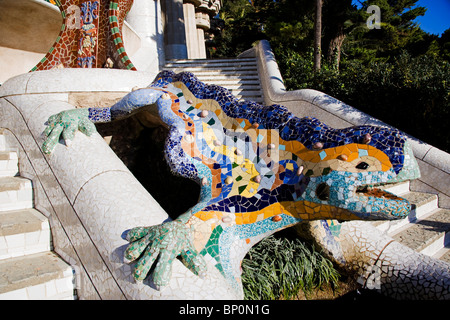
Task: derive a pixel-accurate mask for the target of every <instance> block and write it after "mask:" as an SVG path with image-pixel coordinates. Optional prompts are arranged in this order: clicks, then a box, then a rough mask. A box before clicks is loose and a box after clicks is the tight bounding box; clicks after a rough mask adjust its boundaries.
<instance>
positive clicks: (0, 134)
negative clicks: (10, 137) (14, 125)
mask: <svg viewBox="0 0 450 320" xmlns="http://www.w3.org/2000/svg"><path fill="white" fill-rule="evenodd" d="M4 131H5V129H4V128H0V151H5V150H6V138H5V135H4Z"/></svg>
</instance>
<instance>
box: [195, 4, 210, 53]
mask: <svg viewBox="0 0 450 320" xmlns="http://www.w3.org/2000/svg"><path fill="white" fill-rule="evenodd" d="M209 19H210V18H209V14H208V13H206V12H203V11H197V12H196V13H195V22H196V25H197V51H198V58H197V59H206V46H205V30H208V29H209V28H210V20H209Z"/></svg>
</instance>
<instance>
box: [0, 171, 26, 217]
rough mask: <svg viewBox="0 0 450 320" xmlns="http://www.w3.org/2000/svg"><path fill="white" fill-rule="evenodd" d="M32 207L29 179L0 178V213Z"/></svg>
mask: <svg viewBox="0 0 450 320" xmlns="http://www.w3.org/2000/svg"><path fill="white" fill-rule="evenodd" d="M32 207H33V187H32V183H31V181H30V180H29V179H25V178H22V177H0V212H1V211H9V210H19V209H26V208H32Z"/></svg>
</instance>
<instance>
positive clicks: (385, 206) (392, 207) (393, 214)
mask: <svg viewBox="0 0 450 320" xmlns="http://www.w3.org/2000/svg"><path fill="white" fill-rule="evenodd" d="M387 185H389V183H383V184H378V185H370V184H365V185H360V186H358V187H357V188H356V190H355V192H354V195H355V198H354V200H356V201H357V202H359V203H361V204H363V208H364V207H365V209H363V211H366V213H367V214H369V215H370V217H367V218H368V219H370V220H372V219H373V220H379V219H381V220H385V219H388V220H391V219H401V218H404V217H406V216H407V215H408V214H409V212H410V211H411V204H410V203H409V201H408V200H406V199H404V198H401V197H399V196H397V195H395V194H393V193H391V192H389V191H386V190H383V189H382V187H385V186H387ZM358 209H360V208H358ZM357 211H359V210H357Z"/></svg>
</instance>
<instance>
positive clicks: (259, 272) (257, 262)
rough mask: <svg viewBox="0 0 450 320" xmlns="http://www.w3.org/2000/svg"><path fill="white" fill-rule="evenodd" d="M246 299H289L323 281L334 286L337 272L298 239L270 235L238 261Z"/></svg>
mask: <svg viewBox="0 0 450 320" xmlns="http://www.w3.org/2000/svg"><path fill="white" fill-rule="evenodd" d="M242 269H243V273H242V283H243V286H244V296H245V299H247V300H275V299H280V298H283V299H292V298H295V297H296V296H297V294H298V293H299V291H301V290H302V291H303V292H305V293H309V292H311V290H313V289H314V288H321V287H322V285H324V284H330V285H331V286H332V287H333V288H334V287H336V286H337V283H338V280H339V273H338V272H337V271H336V270H335V269H334V268H333V264H332V263H331V261H330V260H328V259H326V258H325V257H324V256H322V255H321V254H320V253H319V252H317V251H315V250H314V249H313V248H312V247H310V246H308V245H306V244H305V243H304V242H302V241H301V240H300V239H298V238H292V237H291V238H289V237H277V236H274V235H272V236H270V237H267V238H265V239H263V240H261V241H260V242H259V243H258V244H256V245H255V246H254V247H253V248H252V249H251V250H250V251H249V252H248V253H247V255H246V257H245V258H244V260H243V261H242Z"/></svg>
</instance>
